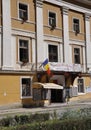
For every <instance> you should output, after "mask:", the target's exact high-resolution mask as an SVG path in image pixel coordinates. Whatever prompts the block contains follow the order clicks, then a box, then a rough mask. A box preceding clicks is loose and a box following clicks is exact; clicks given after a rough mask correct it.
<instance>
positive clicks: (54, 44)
mask: <svg viewBox="0 0 91 130" xmlns="http://www.w3.org/2000/svg"><path fill="white" fill-rule="evenodd" d="M49 45H53V46H57V48H58V62H59V57H60V54H59V52H60V51H59V50H60V46H59V44H56V43H51V42H50V43H48V45H47V52H48V53H47V57H48V58H49V51H48V49H49V48H48V46H49ZM49 62H50V61H49Z"/></svg>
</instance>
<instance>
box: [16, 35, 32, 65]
mask: <svg viewBox="0 0 91 130" xmlns="http://www.w3.org/2000/svg"><path fill="white" fill-rule="evenodd" d="M20 40H25V41H28V58H29V61H28V62H29V63H30V40H29V39H27V38H19V39H18V62H21V61H20V55H19V49H20V42H19V41H20Z"/></svg>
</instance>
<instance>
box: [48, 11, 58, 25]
mask: <svg viewBox="0 0 91 130" xmlns="http://www.w3.org/2000/svg"><path fill="white" fill-rule="evenodd" d="M49 13H54V14H55V16H56V18H55V22H56V24H55V27H57V13H56V12H54V11H51V10H48V26H51V25H50V24H49Z"/></svg>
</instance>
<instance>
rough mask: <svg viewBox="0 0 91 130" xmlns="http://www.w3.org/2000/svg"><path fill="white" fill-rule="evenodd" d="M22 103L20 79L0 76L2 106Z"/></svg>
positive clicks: (0, 100)
mask: <svg viewBox="0 0 91 130" xmlns="http://www.w3.org/2000/svg"><path fill="white" fill-rule="evenodd" d="M13 102H20V77H19V76H13V75H0V104H7V103H13Z"/></svg>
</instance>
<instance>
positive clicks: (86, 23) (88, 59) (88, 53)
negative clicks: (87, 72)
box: [85, 13, 91, 68]
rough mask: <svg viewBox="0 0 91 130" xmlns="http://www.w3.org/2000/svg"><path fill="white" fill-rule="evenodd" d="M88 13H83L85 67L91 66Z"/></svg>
mask: <svg viewBox="0 0 91 130" xmlns="http://www.w3.org/2000/svg"><path fill="white" fill-rule="evenodd" d="M90 28H91V27H90V14H87V13H85V37H86V39H85V40H86V60H87V68H91V58H90V55H91V39H90Z"/></svg>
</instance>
